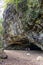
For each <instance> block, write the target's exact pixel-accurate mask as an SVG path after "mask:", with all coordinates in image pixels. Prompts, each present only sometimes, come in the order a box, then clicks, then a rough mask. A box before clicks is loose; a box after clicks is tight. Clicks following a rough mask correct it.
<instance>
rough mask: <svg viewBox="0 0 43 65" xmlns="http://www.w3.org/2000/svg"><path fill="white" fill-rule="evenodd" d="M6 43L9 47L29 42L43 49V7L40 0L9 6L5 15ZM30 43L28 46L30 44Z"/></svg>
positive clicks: (4, 35)
mask: <svg viewBox="0 0 43 65" xmlns="http://www.w3.org/2000/svg"><path fill="white" fill-rule="evenodd" d="M3 17H4V22H3V27H4V34H3V37H4V41H5V43H6V44H7V45H11V44H22V43H23V42H25V41H28V42H29V43H30V44H31V43H33V44H35V45H36V46H38V47H40V48H41V49H43V5H42V3H41V1H40V0H39V1H38V0H34V1H33V0H32V1H31V0H29V3H28V2H27V1H25V0H24V1H22V2H20V3H18V8H16V5H15V4H8V5H7V8H6V9H5V11H4V14H3ZM29 43H28V44H29Z"/></svg>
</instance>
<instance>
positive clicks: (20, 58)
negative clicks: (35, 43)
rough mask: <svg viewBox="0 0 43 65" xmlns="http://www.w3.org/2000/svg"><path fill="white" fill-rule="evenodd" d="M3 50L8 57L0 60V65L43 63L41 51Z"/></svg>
mask: <svg viewBox="0 0 43 65" xmlns="http://www.w3.org/2000/svg"><path fill="white" fill-rule="evenodd" d="M5 52H6V54H7V55H8V59H5V60H4V59H3V60H0V65H43V51H18V50H5ZM1 61H2V62H1Z"/></svg>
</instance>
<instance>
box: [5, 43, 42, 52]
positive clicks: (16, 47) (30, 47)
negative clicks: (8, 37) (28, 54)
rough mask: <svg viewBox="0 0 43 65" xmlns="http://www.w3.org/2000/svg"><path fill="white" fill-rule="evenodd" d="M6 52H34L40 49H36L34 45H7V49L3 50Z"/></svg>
mask: <svg viewBox="0 0 43 65" xmlns="http://www.w3.org/2000/svg"><path fill="white" fill-rule="evenodd" d="M5 49H7V50H27V51H28V50H34V51H41V48H39V47H37V46H36V45H34V44H31V45H29V44H27V45H26V44H25V45H24V44H21V45H18V44H11V45H9V46H8V47H7V48H5Z"/></svg>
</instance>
